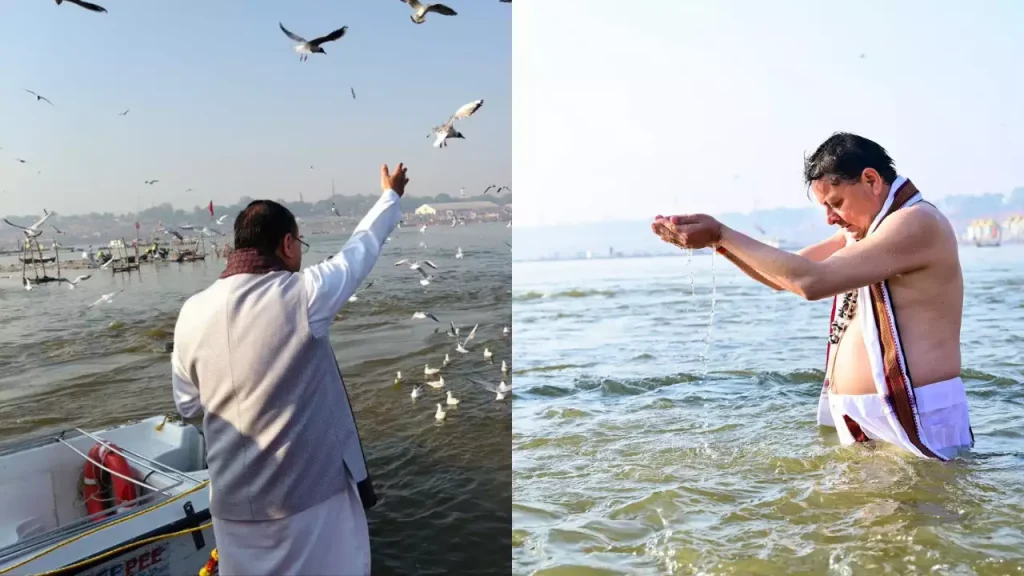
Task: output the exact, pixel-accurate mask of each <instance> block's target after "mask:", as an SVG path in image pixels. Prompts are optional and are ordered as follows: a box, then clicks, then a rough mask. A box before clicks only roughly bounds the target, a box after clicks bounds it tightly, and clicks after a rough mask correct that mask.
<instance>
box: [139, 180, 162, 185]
mask: <svg viewBox="0 0 1024 576" xmlns="http://www.w3.org/2000/svg"><path fill="white" fill-rule="evenodd" d="M157 182H159V180H146V181H145V182H143V184H149V185H153V184H156V183H157Z"/></svg>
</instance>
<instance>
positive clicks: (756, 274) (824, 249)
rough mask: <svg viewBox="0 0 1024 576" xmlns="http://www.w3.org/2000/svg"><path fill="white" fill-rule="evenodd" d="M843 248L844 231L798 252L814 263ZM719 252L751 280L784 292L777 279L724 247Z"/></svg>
mask: <svg viewBox="0 0 1024 576" xmlns="http://www.w3.org/2000/svg"><path fill="white" fill-rule="evenodd" d="M843 246H846V235H845V234H844V233H843V231H842V230H838V231H836V233H835V234H833V235H832V236H830V237H828V238H826V239H824V240H822V241H821V242H817V243H815V244H811V245H810V246H807V247H806V248H802V249H800V250H799V251H797V254H798V255H800V256H803V257H804V258H807V259H809V260H811V261H812V262H821V261H822V260H825V259H826V258H828V257H829V256H832V255H833V254H835V253H836V252H837V251H839V250H840V249H841V248H843ZM717 252H718V253H719V254H721V255H722V256H724V257H725V259H726V260H728V261H729V262H732V263H733V264H734V265H735V266H736V267H737V268H739V269H740V271H741V272H743V273H744V274H746V275H747V276H748V277H750V278H751V279H753V280H755V281H757V282H760V283H761V284H764V285H765V286H767V287H769V288H771V289H772V290H778V291H780V292H781V291H783V290H785V288H783V287H782V285H781V284H780V283H779V281H778V280H777V279H773V278H771V277H770V276H768V275H767V274H765V273H764V272H762V271H759V270H755V269H754V268H752V267H751V266H750V265H749V264H747V263H746V262H744V261H743V260H741V259H740V258H739V257H737V256H736V255H735V254H733V253H732V252H730V251H729V250H728V249H726V248H725V247H723V246H721V245H720V246H719V247H718V250H717Z"/></svg>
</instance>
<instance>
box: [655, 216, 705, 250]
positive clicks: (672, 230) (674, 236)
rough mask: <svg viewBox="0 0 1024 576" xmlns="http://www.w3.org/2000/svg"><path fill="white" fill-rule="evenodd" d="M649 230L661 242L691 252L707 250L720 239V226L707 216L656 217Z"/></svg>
mask: <svg viewBox="0 0 1024 576" xmlns="http://www.w3.org/2000/svg"><path fill="white" fill-rule="evenodd" d="M651 230H652V231H653V232H654V233H655V234H657V235H658V236H659V237H660V238H661V239H662V240H664V241H665V242H668V243H669V244H672V245H675V246H678V247H680V248H689V249H691V250H695V249H700V248H707V247H708V246H712V245H714V244H718V242H719V241H721V239H722V224H721V222H719V221H718V220H715V219H714V218H712V217H711V216H708V215H707V214H692V215H683V216H670V217H668V218H665V217H664V216H657V217H656V218H655V219H654V223H653V224H651Z"/></svg>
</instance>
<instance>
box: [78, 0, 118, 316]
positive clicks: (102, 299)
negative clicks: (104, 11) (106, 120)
mask: <svg viewBox="0 0 1024 576" xmlns="http://www.w3.org/2000/svg"><path fill="white" fill-rule="evenodd" d="M68 1H69V2H70V1H71V0H68ZM111 260H113V258H111ZM121 292H124V288H121V289H120V290H115V291H113V292H111V293H109V294H104V295H102V296H100V299H99V300H97V301H95V302H93V303H92V304H89V305H88V306H86V308H92V307H93V306H97V305H99V304H102V303H104V302H106V303H107V304H110V303H111V302H113V301H114V296H117V295H118V294H120V293H121Z"/></svg>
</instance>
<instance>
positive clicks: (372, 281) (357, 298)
mask: <svg viewBox="0 0 1024 576" xmlns="http://www.w3.org/2000/svg"><path fill="white" fill-rule="evenodd" d="M374 282H376V280H370V282H369V283H368V284H367V285H366V286H363V287H362V288H360V289H359V290H356V291H355V293H354V294H352V296H350V297H349V299H348V301H349V302H355V301H357V300H359V294H361V293H362V292H363V290H367V289H369V288H370V286H373V283H374ZM399 374H401V372H399Z"/></svg>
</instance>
